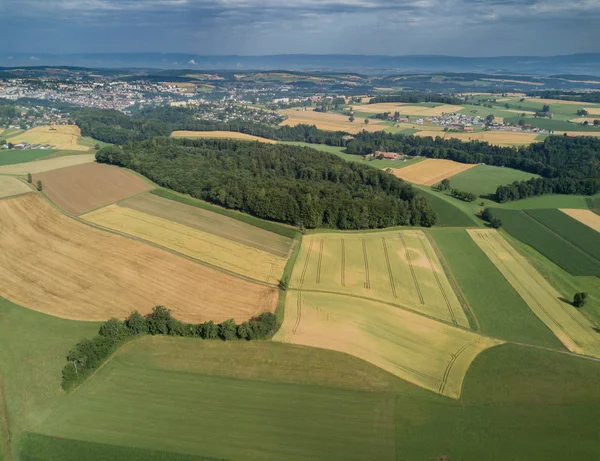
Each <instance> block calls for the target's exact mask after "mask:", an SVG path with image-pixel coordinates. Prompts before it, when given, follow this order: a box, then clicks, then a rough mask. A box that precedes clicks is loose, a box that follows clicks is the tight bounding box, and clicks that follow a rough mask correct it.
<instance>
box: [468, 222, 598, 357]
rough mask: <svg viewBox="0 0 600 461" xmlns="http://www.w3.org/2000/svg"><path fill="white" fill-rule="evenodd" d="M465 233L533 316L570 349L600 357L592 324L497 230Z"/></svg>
mask: <svg viewBox="0 0 600 461" xmlns="http://www.w3.org/2000/svg"><path fill="white" fill-rule="evenodd" d="M468 232H469V234H470V235H471V237H472V238H473V240H474V241H475V243H477V245H479V247H480V248H481V249H482V250H483V251H484V252H485V254H486V255H487V256H488V258H490V260H491V261H492V262H493V263H494V265H495V266H496V267H497V268H498V270H500V272H502V274H503V275H504V277H505V278H506V279H507V280H508V281H509V283H510V284H511V285H512V286H513V288H514V289H515V290H516V291H517V292H518V293H519V295H520V296H521V297H522V298H523V299H524V300H525V302H526V303H527V305H528V306H529V307H530V308H531V310H532V311H533V312H534V313H535V315H537V316H538V318H540V320H542V321H543V322H544V323H545V324H546V325H547V326H548V328H550V329H551V330H552V331H553V332H554V334H555V335H556V337H557V338H558V339H560V341H561V342H562V343H563V344H564V345H565V346H566V347H567V348H568V349H569V350H570V351H573V352H577V353H579V354H586V355H591V356H594V357H600V335H599V334H598V333H597V332H596V331H594V324H593V323H592V322H590V320H588V318H587V317H586V316H584V315H583V314H582V313H581V312H579V311H578V310H577V309H576V308H575V307H573V306H571V305H570V304H568V303H567V302H565V301H564V300H563V299H562V296H561V294H560V293H559V292H558V291H556V290H555V289H554V288H553V287H552V286H551V285H550V284H549V283H548V282H547V281H546V280H545V279H544V278H543V277H542V276H541V275H540V274H539V273H538V272H537V271H536V270H535V268H534V267H533V266H531V264H529V262H528V261H527V260H526V259H525V258H524V257H523V256H521V255H520V254H519V253H518V252H517V251H516V250H515V249H514V248H513V247H511V246H510V244H509V243H508V242H507V241H506V240H505V239H504V238H503V237H502V236H501V235H500V234H499V233H498V232H497V231H494V230H490V229H486V230H474V229H473V230H469V231H468Z"/></svg>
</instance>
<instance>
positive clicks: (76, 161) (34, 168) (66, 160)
mask: <svg viewBox="0 0 600 461" xmlns="http://www.w3.org/2000/svg"><path fill="white" fill-rule="evenodd" d="M95 161H96V157H95V155H94V154H81V155H65V156H63V157H53V158H49V159H47V160H37V161H35V162H29V163H16V164H14V165H4V166H0V175H2V174H11V175H22V176H24V175H26V174H27V173H31V174H36V173H42V172H44V171H50V170H57V169H59V168H66V167H68V166H74V165H81V164H84V163H92V162H95Z"/></svg>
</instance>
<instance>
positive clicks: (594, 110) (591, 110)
mask: <svg viewBox="0 0 600 461" xmlns="http://www.w3.org/2000/svg"><path fill="white" fill-rule="evenodd" d="M585 110H587V111H588V113H590V114H594V115H600V107H586V108H585Z"/></svg>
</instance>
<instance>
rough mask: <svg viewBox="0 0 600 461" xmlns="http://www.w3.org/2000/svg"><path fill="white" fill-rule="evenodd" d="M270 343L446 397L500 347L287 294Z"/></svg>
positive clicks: (350, 302)
mask: <svg viewBox="0 0 600 461" xmlns="http://www.w3.org/2000/svg"><path fill="white" fill-rule="evenodd" d="M285 310H286V313H285V319H284V321H283V324H282V326H281V328H280V330H279V331H278V332H277V334H276V335H275V336H274V338H273V340H274V341H280V342H284V343H292V344H300V345H305V346H311V347H319V348H323V349H330V350H335V351H339V352H345V353H347V354H350V355H353V356H355V357H358V358H361V359H363V360H365V361H367V362H369V363H372V364H373V365H376V366H378V367H380V368H382V369H384V370H386V371H388V372H390V373H392V374H394V375H396V376H399V377H401V378H403V379H406V380H407V381H410V382H412V383H415V384H417V385H419V386H422V387H424V388H426V389H429V390H432V391H434V392H439V393H440V394H443V395H447V396H449V397H452V398H455V399H458V398H459V397H460V393H461V389H462V382H463V378H464V375H465V373H466V371H467V369H468V368H469V365H470V364H471V362H472V361H473V359H474V358H475V357H476V356H477V354H479V353H480V352H481V351H482V350H484V349H486V348H488V347H492V346H494V345H497V344H500V341H496V340H492V339H489V338H484V337H481V336H479V335H477V334H475V333H472V332H468V331H466V330H462V329H459V328H454V327H451V326H449V325H445V324H442V323H440V322H436V321H435V320H432V319H429V318H426V317H423V316H420V315H417V314H413V313H412V312H408V311H405V310H404V309H399V308H395V307H392V306H388V305H385V304H381V303H378V302H374V301H370V300H358V299H350V298H348V297H346V296H343V295H334V294H328V293H327V294H325V293H315V292H307V291H290V292H288V294H287V299H286V305H285Z"/></svg>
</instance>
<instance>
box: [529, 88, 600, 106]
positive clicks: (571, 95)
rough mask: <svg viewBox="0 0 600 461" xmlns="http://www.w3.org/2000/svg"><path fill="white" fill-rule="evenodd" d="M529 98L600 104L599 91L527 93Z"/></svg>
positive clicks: (543, 91)
mask: <svg viewBox="0 0 600 461" xmlns="http://www.w3.org/2000/svg"><path fill="white" fill-rule="evenodd" d="M527 96H529V97H533V98H535V97H540V98H542V99H560V100H563V101H581V102H591V103H600V92H599V91H562V90H542V91H531V92H529V93H527Z"/></svg>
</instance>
